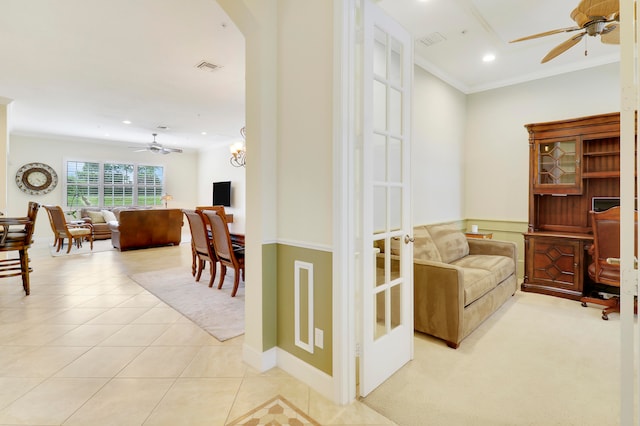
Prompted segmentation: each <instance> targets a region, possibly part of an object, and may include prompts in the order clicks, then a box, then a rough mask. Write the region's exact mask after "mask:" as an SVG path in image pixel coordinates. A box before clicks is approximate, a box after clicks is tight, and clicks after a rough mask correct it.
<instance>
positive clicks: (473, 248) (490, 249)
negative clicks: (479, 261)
mask: <svg viewBox="0 0 640 426" xmlns="http://www.w3.org/2000/svg"><path fill="white" fill-rule="evenodd" d="M467 241H468V242H469V254H485V255H493V256H507V257H510V258H512V259H513V262H514V264H517V261H518V249H517V247H516V243H514V242H512V241H500V240H481V239H479V238H467Z"/></svg>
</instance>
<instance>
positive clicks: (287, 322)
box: [263, 244, 333, 375]
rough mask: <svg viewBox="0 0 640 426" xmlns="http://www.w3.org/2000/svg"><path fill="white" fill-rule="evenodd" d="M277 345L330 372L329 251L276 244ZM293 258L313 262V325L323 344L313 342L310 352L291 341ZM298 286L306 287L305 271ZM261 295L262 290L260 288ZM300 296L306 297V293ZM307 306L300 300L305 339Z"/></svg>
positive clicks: (331, 372) (330, 305)
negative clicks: (320, 345)
mask: <svg viewBox="0 0 640 426" xmlns="http://www.w3.org/2000/svg"><path fill="white" fill-rule="evenodd" d="M276 256H277V261H276V263H277V301H276V306H277V315H276V317H277V338H276V340H277V346H278V347H279V348H281V349H283V350H285V351H287V352H289V353H290V354H292V355H293V356H295V357H297V358H299V359H301V360H302V361H304V362H306V363H308V364H310V365H312V366H314V367H315V368H317V369H319V370H321V371H323V372H325V373H327V374H328V375H332V374H333V327H332V321H333V311H332V306H333V294H332V285H333V281H332V275H333V260H332V256H333V253H331V252H328V251H322V250H314V249H309V248H302V247H296V246H291V245H287V244H277V254H276ZM295 261H302V262H307V263H310V264H312V265H313V327H314V328H319V329H321V330H322V331H323V334H324V337H323V341H324V344H323V348H322V349H320V348H319V347H317V346H314V348H313V353H309V352H307V351H306V350H304V349H302V348H300V347H298V346H296V345H295V328H294V327H295V305H294V283H295ZM300 277H301V290H302V291H303V292H304V291H306V290H305V289H306V285H303V284H306V282H307V278H308V277H307V274H306V273H304V272H303V273H301V274H300ZM263 295H265V290H264V289H263ZM303 297H304V298H305V299H304V300H306V293H304V295H303ZM307 316H308V309H307V306H306V304H305V303H301V304H300V319H301V322H300V326H301V333H300V335H301V339H302V340H303V341H305V342H307V341H308V336H307V332H306V326H307V321H306V318H307Z"/></svg>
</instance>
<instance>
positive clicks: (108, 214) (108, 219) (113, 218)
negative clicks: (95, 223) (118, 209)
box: [100, 210, 118, 222]
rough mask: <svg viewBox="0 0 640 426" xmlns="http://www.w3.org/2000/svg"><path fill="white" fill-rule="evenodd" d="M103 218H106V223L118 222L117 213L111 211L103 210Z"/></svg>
mask: <svg viewBox="0 0 640 426" xmlns="http://www.w3.org/2000/svg"><path fill="white" fill-rule="evenodd" d="M100 212H101V213H102V216H103V217H104V220H105V222H117V221H118V219H116V215H115V213H113V212H112V211H109V210H101V211H100Z"/></svg>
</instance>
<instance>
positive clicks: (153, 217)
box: [108, 209, 183, 251]
mask: <svg viewBox="0 0 640 426" xmlns="http://www.w3.org/2000/svg"><path fill="white" fill-rule="evenodd" d="M182 218H183V216H182V210H180V209H157V210H156V209H151V210H121V211H120V212H119V214H118V222H109V223H108V226H109V229H110V230H111V243H112V244H113V247H115V248H117V249H118V250H120V251H125V250H131V249H137V248H147V247H158V246H164V245H178V244H180V240H181V238H182Z"/></svg>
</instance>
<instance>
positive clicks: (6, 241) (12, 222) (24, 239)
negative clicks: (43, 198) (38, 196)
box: [0, 201, 40, 251]
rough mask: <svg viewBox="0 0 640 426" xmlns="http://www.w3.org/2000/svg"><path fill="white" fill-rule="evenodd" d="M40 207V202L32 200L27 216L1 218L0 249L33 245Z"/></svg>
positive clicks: (16, 248) (6, 249) (19, 248)
mask: <svg viewBox="0 0 640 426" xmlns="http://www.w3.org/2000/svg"><path fill="white" fill-rule="evenodd" d="M39 209H40V204H39V203H36V202H34V201H30V202H29V205H28V207H27V216H26V217H13V218H12V217H2V218H0V225H2V227H3V230H2V231H3V232H2V237H1V238H0V240H1V241H0V251H9V250H21V249H24V248H28V247H29V246H30V245H31V243H32V242H33V232H34V231H35V227H36V217H37V216H38V210H39ZM18 227H20V228H18Z"/></svg>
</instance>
